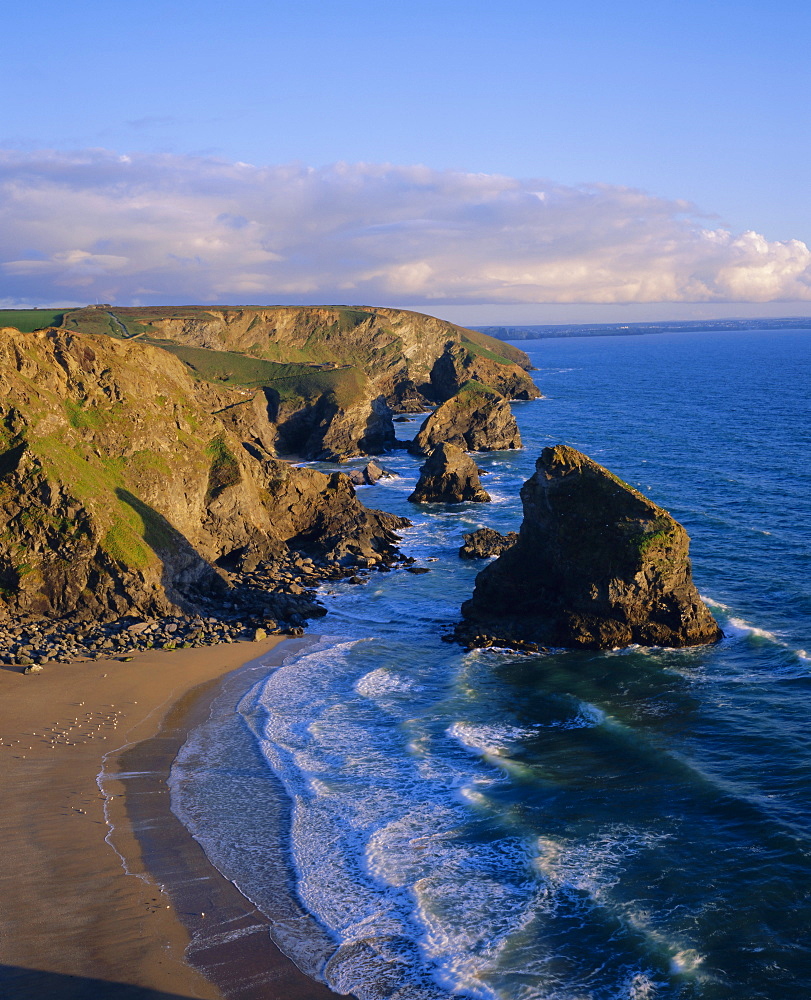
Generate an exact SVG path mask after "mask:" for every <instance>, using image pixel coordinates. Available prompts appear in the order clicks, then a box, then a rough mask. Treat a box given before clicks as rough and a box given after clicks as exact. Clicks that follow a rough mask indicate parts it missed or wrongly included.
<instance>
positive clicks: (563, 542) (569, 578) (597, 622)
mask: <svg viewBox="0 0 811 1000" xmlns="http://www.w3.org/2000/svg"><path fill="white" fill-rule="evenodd" d="M521 499H522V501H523V505H524V520H523V523H522V525H521V530H520V532H519V536H518V540H517V542H516V543H515V545H513V546H512V547H511V548H509V549H507V550H506V551H505V552H504V553H503V554H502V555H500V556H499V558H498V559H496V560H495V562H493V563H491V564H490V565H489V566H487V567H485V569H484V570H482V572H481V573H480V574H479V575H478V577H477V578H476V588H475V592H474V594H473V597H472V598H471V600H469V601H467V602H466V603H465V604H464V605H463V607H462V613H463V615H464V618H465V623H464V624H463V625H462V626H461V628H460V630H459V632H460V635H461V636H462V637H463V638H466V639H467V640H468V641H471V642H472V644H474V645H476V644H477V642H478V643H479V644H481V642H482V636H483V635H485V634H486V635H488V636H490V639H487V640H485V641H486V642H488V643H489V642H491V641H492V638H493V637H495V639H497V640H501V641H505V640H506V641H507V642H508V643H509V642H511V641H514V640H518V641H521V640H530V641H534V642H541V643H547V644H550V645H559V646H574V647H583V648H593V649H607V648H613V647H622V646H628V645H630V644H632V643H639V644H641V645H656V646H693V645H698V644H701V643H707V642H715V641H717V640H718V639H719V638H721V632H720V629H719V628H718V625H717V624H716V622H715V620H714V619H713V617H712V615H711V614H710V612H709V610H708V609H707V607H706V605H705V604H704V603H703V601H702V600H701V598H700V597H699V595H698V592H697V591H696V588H695V586H694V584H693V582H692V574H691V566H690V560H689V558H688V549H689V538H688V536H687V532H686V531H685V530H684V528H683V527H682V526H681V525H680V524H679V523H678V522H677V521H675V520H674V519H673V518H672V517H671V516H670V515H669V514H668V513H667V511H665V510H663V509H662V508H661V507H658V506H657V505H656V504H654V503H652V502H651V501H650V500H648V499H647V498H646V497H644V496H643V495H642V494H641V493H638V492H637V491H636V490H634V489H632V488H631V487H630V486H628V485H626V484H625V483H623V482H622V481H621V480H619V479H617V477H616V476H614V475H613V474H612V473H610V472H608V470H606V469H604V468H602V466H600V465H598V464H597V463H596V462H593V461H592V460H591V459H589V458H587V457H586V456H585V455H583V454H581V453H580V452H578V451H576V450H575V449H574V448H568V447H564V446H558V447H555V448H545V449H544V451H543V454H542V455H541V457H540V458H539V459H538V462H537V463H536V472H535V474H534V475H533V476H532V478H531V479H529V480H528V481H527V482H526V483H525V484H524V486H523V487H522V489H521ZM477 637H478V638H477Z"/></svg>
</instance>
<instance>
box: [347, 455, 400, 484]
mask: <svg viewBox="0 0 811 1000" xmlns="http://www.w3.org/2000/svg"><path fill="white" fill-rule="evenodd" d="M347 475H348V476H349V479H350V480H351V482H352V483H353V484H354V485H355V486H374V484H375V483H376V482H378V480H380V479H396V478H398V477H397V473H396V472H390V471H389V470H388V469H384V468H383V467H382V466H380V465H378V464H377V462H375V461H374V460H372V461H371V462H367V463H366V465H364V467H363V468H362V469H353V470H352V471H351V472H349V473H347Z"/></svg>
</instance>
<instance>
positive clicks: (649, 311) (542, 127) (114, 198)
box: [0, 0, 811, 323]
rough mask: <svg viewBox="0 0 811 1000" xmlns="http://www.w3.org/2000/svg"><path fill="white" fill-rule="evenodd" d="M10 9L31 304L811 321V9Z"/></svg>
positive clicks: (2, 249)
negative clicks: (399, 308)
mask: <svg viewBox="0 0 811 1000" xmlns="http://www.w3.org/2000/svg"><path fill="white" fill-rule="evenodd" d="M18 6H19V9H16V8H17V7H18ZM10 8H11V5H7V9H6V10H5V12H4V14H3V19H2V24H3V34H4V38H5V41H6V45H5V46H4V49H5V52H4V69H3V72H4V80H5V94H6V96H5V100H4V102H3V113H2V116H0V148H2V149H3V150H4V151H5V153H4V159H3V160H2V162H1V164H0V165H1V166H2V170H0V184H2V186H1V187H0V213H2V220H1V221H2V226H3V233H4V235H3V233H0V266H2V270H0V299H1V300H2V301H4V302H6V303H7V304H24V303H28V302H32V303H33V302H35V301H37V302H41V303H45V302H48V301H57V300H59V301H87V300H89V301H92V300H93V299H94V298H102V299H115V301H118V302H120V303H122V304H123V303H126V302H136V301H144V302H147V301H152V302H157V301H175V300H176V301H183V300H185V301H189V300H190V298H189V296H193V297H194V299H195V300H197V301H214V300H219V301H233V302H238V301H245V300H246V296H247V297H248V298H249V299H250V300H252V301H256V302H260V301H261V302H274V301H293V300H296V301H325V300H329V301H364V300H366V301H372V302H373V303H374V301H378V302H379V304H384V303H387V304H391V305H404V306H409V305H410V306H414V307H416V308H421V309H424V310H425V311H429V312H437V313H440V314H442V315H446V316H448V317H449V318H453V319H457V320H460V321H463V322H470V323H475V322H488V323H489V322H499V321H500V320H503V321H504V322H532V321H533V320H536V321H537V322H546V321H557V320H560V321H567V320H577V319H578V318H583V319H584V320H585V319H588V320H592V319H601V318H604V319H605V320H606V321H613V320H614V319H617V320H622V319H625V318H631V319H634V318H650V317H654V316H667V315H674V316H675V315H684V316H687V315H691V316H701V315H760V314H768V315H802V314H805V313H807V312H809V311H811V306H809V305H808V304H807V302H808V299H809V298H811V290H810V289H811V270H809V266H808V265H809V260H808V259H806V256H805V254H807V249H805V251H804V249H803V248H801V247H802V244H807V243H811V201H810V200H809V198H808V196H807V186H808V185H807V176H808V167H807V164H808V163H809V161H810V160H811V155H810V154H811V149H809V146H810V145H811V138H809V135H810V134H811V130H809V128H808V124H809V112H808V102H809V98H808V94H809V93H811V87H810V86H809V84H810V83H811V80H809V75H811V71H810V70H809V66H808V63H809V60H808V59H807V48H808V43H809V38H811V31H809V29H810V28H811V5H809V4H807V3H800V2H797V0H777V2H775V3H773V4H770V5H767V4H765V3H763V2H757V3H755V2H751V0H738V2H727V0H719V2H708V0H703V2H695V0H680V2H678V3H677V2H671V0H659V2H654V3H651V2H650V0H649V2H648V3H641V2H637V0H617V2H615V3H613V4H606V3H604V2H603V3H597V2H592V0H581V2H578V0H569V2H566V3H563V2H557V0H552V2H544V0H535V2H525V0H504V2H501V3H500V4H498V5H496V4H494V3H492V2H491V3H481V2H477V0H468V2H465V3H462V2H457V0H434V2H432V3H427V2H423V0H413V2H410V3H407V4H406V3H399V2H392V3H389V4H381V3H369V2H365V0H345V2H337V0H320V2H318V3H315V2H312V0H299V2H297V3H295V4H294V3H290V2H285V3H280V2H274V0H265V2H262V3H258V2H254V0H250V2H246V0H236V2H233V3H231V4H229V5H225V4H220V3H212V2H209V0H198V2H196V3H194V4H188V3H184V4H181V3H175V2H167V0H142V2H140V3H138V4H123V3H112V4H110V3H109V2H108V3H106V4H102V3H100V2H96V0H83V2H82V3H81V4H75V5H69V4H64V3H53V2H41V0H40V2H38V0H31V2H29V3H28V5H27V6H26V7H25V9H22V6H21V5H15V9H10ZM335 164H339V165H341V164H343V165H346V166H343V167H339V168H336V167H335V166H334V165H335ZM240 165H243V166H240ZM417 167H420V168H422V172H421V173H420V172H415V168H417ZM482 177H484V178H485V179H484V180H482ZM489 177H495V178H497V179H496V180H493V181H492V182H489V181H487V180H486V178H489ZM471 178H472V179H471ZM476 178H479V180H478V181H477V180H476ZM498 178H500V180H498ZM628 189H632V190H631V192H629V191H628ZM539 194H540V195H542V196H543V197H541V198H538V195H539ZM538 204H540V205H541V206H542V209H540V208H539V207H538ZM291 206H295V211H290V208H291ZM325 217H330V218H332V223H331V224H328V225H325V222H324V220H325ZM48 219H50V220H51V221H52V226H51V227H50V229H49V228H48V227H47V225H46V221H47V220H48ZM223 220H229V221H227V222H226V221H223ZM222 229H225V230H227V233H226V238H223V237H222V233H220V230H222ZM750 231H751V232H753V233H754V234H757V239H755V238H754V237H747V236H745V234H746V233H747V232H750ZM307 233H310V234H311V239H310V240H309V242H308V241H307V240H306V239H302V235H306V234H307ZM706 233H710V234H713V235H711V236H709V237H706V236H705V235H702V234H706ZM724 233H725V234H726V236H723V235H719V234H724ZM617 234H620V235H619V236H618V235H617ZM263 255H264V256H263ZM246 275H247V276H248V277H246ZM319 275H320V277H319ZM364 297H365V299H364Z"/></svg>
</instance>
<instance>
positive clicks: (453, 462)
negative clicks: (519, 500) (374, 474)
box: [408, 443, 490, 503]
mask: <svg viewBox="0 0 811 1000" xmlns="http://www.w3.org/2000/svg"><path fill="white" fill-rule="evenodd" d="M408 499H409V500H410V501H411V502H412V503H463V502H464V501H474V502H478V503H486V502H487V501H489V500H490V496H489V494H488V493H486V492H485V491H484V490H483V489H482V484H481V483H480V482H479V473H478V471H477V470H476V463H475V462H474V461H473V459H472V458H471V457H470V456H469V455H466V454H465V453H464V452H463V451H462V449H461V448H457V447H456V445H454V444H446V443H442V444H438V445H437V446H436V447H435V448H434V449H433V451H432V452H431V454H430V455H429V456H428V460H427V461H426V463H425V464H424V465H423V466H422V468H421V469H420V478H419V481H418V482H417V486H416V489H415V490H414V492H413V493H412V494H411V496H410V497H409V498H408Z"/></svg>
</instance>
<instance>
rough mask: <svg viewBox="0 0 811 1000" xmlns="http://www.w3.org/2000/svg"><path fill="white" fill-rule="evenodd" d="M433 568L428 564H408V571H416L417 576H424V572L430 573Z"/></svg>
mask: <svg viewBox="0 0 811 1000" xmlns="http://www.w3.org/2000/svg"><path fill="white" fill-rule="evenodd" d="M430 572H431V570H430V569H428V567H427V566H406V573H414V574H416V575H417V576H422V574H423V573H430Z"/></svg>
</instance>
